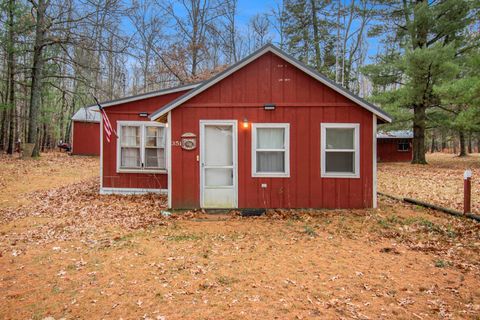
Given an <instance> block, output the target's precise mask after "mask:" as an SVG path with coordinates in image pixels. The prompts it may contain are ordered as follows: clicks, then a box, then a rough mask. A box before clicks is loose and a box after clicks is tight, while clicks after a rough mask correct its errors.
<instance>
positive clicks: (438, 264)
mask: <svg viewBox="0 0 480 320" xmlns="http://www.w3.org/2000/svg"><path fill="white" fill-rule="evenodd" d="M449 265H450V263H449V262H448V261H445V260H442V259H437V260H435V267H437V268H446V267H448V266H449Z"/></svg>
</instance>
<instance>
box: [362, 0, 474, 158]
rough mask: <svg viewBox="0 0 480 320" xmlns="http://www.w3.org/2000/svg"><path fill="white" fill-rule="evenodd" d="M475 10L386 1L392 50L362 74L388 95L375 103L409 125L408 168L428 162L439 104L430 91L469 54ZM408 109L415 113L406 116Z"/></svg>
mask: <svg viewBox="0 0 480 320" xmlns="http://www.w3.org/2000/svg"><path fill="white" fill-rule="evenodd" d="M473 5H475V3H474V2H472V1H468V0H443V1H435V2H432V1H428V0H409V1H407V0H403V1H400V0H392V1H387V6H386V8H387V9H385V12H384V14H385V17H386V18H387V19H388V20H389V21H391V24H390V25H389V26H390V27H392V28H394V33H393V34H389V37H387V38H386V39H387V41H392V40H393V41H394V42H395V44H396V47H395V48H394V50H393V52H392V51H389V52H387V53H386V54H385V55H383V56H381V57H379V59H378V60H379V63H378V64H376V65H374V66H370V67H369V68H366V69H365V72H366V73H367V74H368V76H369V77H370V79H371V80H372V82H373V83H374V85H375V86H376V87H377V89H378V87H380V86H383V87H384V88H385V89H386V90H388V91H386V92H382V93H378V94H377V96H375V97H373V99H374V100H376V101H380V102H381V104H382V106H384V107H385V108H386V109H389V110H397V111H396V112H394V113H400V114H402V115H403V116H404V117H405V118H409V119H410V120H411V121H412V123H413V132H414V139H413V153H414V154H413V160H412V163H418V164H425V163H426V159H425V131H426V128H427V122H428V114H429V112H430V110H431V109H432V108H435V107H437V106H439V105H441V101H440V98H439V96H438V94H437V93H436V92H435V90H434V88H435V86H440V85H442V84H443V83H444V82H446V81H448V80H449V79H451V78H452V76H454V74H455V73H456V72H457V68H456V65H455V59H457V57H458V56H459V54H461V53H465V52H466V51H468V48H466V47H465V46H463V45H462V44H463V43H464V42H463V40H464V38H463V36H464V31H465V29H466V28H467V26H469V25H470V24H471V23H472V20H473V17H472V15H471V10H472V8H473ZM386 22H387V21H386ZM399 110H401V112H400V111H399ZM407 110H411V111H413V112H412V113H410V117H408V116H407V115H408V114H409V113H408V112H405V111H407ZM402 120H406V119H402Z"/></svg>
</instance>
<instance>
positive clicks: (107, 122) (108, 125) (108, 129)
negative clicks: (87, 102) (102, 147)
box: [93, 97, 118, 142]
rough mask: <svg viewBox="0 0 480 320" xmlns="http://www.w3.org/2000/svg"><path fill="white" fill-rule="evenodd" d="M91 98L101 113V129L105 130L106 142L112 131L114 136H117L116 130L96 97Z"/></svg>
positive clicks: (108, 140)
mask: <svg viewBox="0 0 480 320" xmlns="http://www.w3.org/2000/svg"><path fill="white" fill-rule="evenodd" d="M93 98H94V99H95V102H96V103H97V106H98V109H99V110H100V114H101V115H102V120H103V121H102V122H103V130H104V131H105V138H107V142H110V137H111V136H112V133H113V134H115V136H116V137H117V138H118V135H117V132H116V131H115V129H113V127H112V124H111V123H110V120H109V119H108V116H107V113H106V112H105V110H104V109H103V107H102V106H101V105H100V102H98V100H97V98H96V97H93Z"/></svg>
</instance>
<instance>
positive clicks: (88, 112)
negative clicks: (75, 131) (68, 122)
mask: <svg viewBox="0 0 480 320" xmlns="http://www.w3.org/2000/svg"><path fill="white" fill-rule="evenodd" d="M72 120H73V121H81V122H100V112H98V107H97V106H91V107H84V108H80V109H78V111H77V112H75V114H74V115H73V117H72Z"/></svg>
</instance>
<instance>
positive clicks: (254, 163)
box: [252, 123, 290, 178]
mask: <svg viewBox="0 0 480 320" xmlns="http://www.w3.org/2000/svg"><path fill="white" fill-rule="evenodd" d="M257 128H260V129H261V128H282V129H285V172H282V173H280V172H278V173H277V172H272V173H268V172H257ZM258 151H261V150H258ZM264 151H266V150H264ZM268 151H284V150H283V149H282V150H280V149H268ZM252 177H255V178H288V177H290V123H252Z"/></svg>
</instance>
